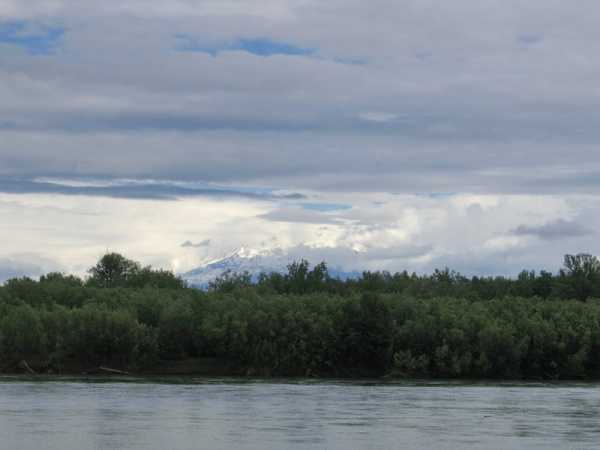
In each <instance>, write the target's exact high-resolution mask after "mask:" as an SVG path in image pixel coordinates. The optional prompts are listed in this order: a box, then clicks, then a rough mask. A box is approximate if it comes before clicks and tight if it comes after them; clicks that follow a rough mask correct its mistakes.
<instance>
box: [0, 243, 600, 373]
mask: <svg viewBox="0 0 600 450" xmlns="http://www.w3.org/2000/svg"><path fill="white" fill-rule="evenodd" d="M599 299H600V262H599V261H598V259H597V258H595V257H593V256H590V255H586V254H579V255H567V256H565V259H564V267H563V269H562V270H560V271H559V272H558V273H556V274H552V273H549V272H543V271H542V272H540V273H536V272H531V271H523V272H522V273H521V274H520V275H519V276H518V277H517V278H514V279H511V278H506V277H470V278H468V277H465V276H462V275H461V274H459V273H456V272H453V271H450V270H436V271H435V272H434V273H433V274H431V275H426V276H425V275H416V274H408V273H407V272H402V273H396V274H390V273H387V272H365V273H363V275H362V276H361V277H359V278H358V279H350V280H345V281H342V280H337V279H333V278H331V277H330V276H329V275H328V271H327V266H326V264H325V263H322V264H319V265H316V266H315V267H312V268H311V267H310V266H309V264H308V263H307V262H306V261H300V262H296V263H293V264H291V265H290V266H289V267H288V272H287V273H286V274H278V273H271V274H262V275H261V276H259V277H258V279H255V280H253V279H252V277H251V276H250V275H249V274H225V275H224V276H222V277H221V278H218V279H216V280H214V281H213V282H212V283H211V284H210V286H209V287H208V289H207V290H198V289H193V288H190V287H188V286H186V284H185V282H184V281H182V280H181V279H180V278H178V277H177V276H175V275H174V274H173V273H171V272H168V271H162V270H153V269H152V268H150V267H142V266H140V265H139V264H138V263H136V262H133V261H130V260H128V259H126V258H125V257H123V256H121V255H119V254H115V253H112V254H107V255H105V256H104V257H102V259H101V260H100V261H99V262H98V263H97V264H96V265H95V266H94V267H92V268H91V269H90V271H89V276H88V277H86V278H85V279H82V278H79V277H75V276H71V275H64V274H59V273H51V274H48V275H45V276H42V277H41V278H40V279H39V280H32V279H29V278H19V279H12V280H9V281H7V282H6V283H5V284H4V285H3V286H2V287H0V371H3V372H18V371H24V370H32V371H35V372H37V373H82V372H90V371H93V370H94V369H95V368H98V367H100V366H102V367H110V368H115V369H119V370H126V371H129V372H134V373H173V372H177V371H179V370H181V371H182V372H186V371H187V372H189V371H192V372H194V371H195V372H196V373H211V374H221V375H227V374H240V375H265V376H384V375H389V376H411V377H443V378H454V377H461V378H527V379H565V378H600V300H599Z"/></svg>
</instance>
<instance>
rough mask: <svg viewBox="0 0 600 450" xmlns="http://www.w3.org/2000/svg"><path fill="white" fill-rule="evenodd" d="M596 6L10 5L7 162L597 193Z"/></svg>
mask: <svg viewBox="0 0 600 450" xmlns="http://www.w3.org/2000/svg"><path fill="white" fill-rule="evenodd" d="M598 14H600V8H599V6H598V4H597V3H596V2H592V1H587V0H584V1H582V2H579V3H578V6H577V8H574V7H573V6H572V5H570V4H568V3H565V2H560V1H558V0H550V1H548V0H545V1H541V0H530V1H524V0H507V1H502V2H500V1H495V0H490V1H486V2H479V3H473V2H469V1H466V0H460V1H455V2H451V3H444V4H440V3H439V2H433V3H432V2H429V1H424V2H409V1H401V2H394V1H387V0H384V1H382V2H379V3H378V4H377V5H376V6H375V5H372V4H369V3H365V2H360V1H358V0H344V1H342V0H332V1H328V2H318V1H312V0H309V1H302V2H296V1H294V0H281V1H279V0H278V1H271V0H248V1H245V2H237V1H228V0H221V1H219V2H213V1H203V2H196V1H187V0H186V1H184V0H170V1H158V0H149V1H147V2H143V5H142V3H140V2H138V1H133V0H125V1H123V2H119V4H118V5H117V4H114V3H109V4H106V5H100V4H98V2H92V1H90V0H79V1H74V0H57V1H53V2H46V1H42V0H31V1H28V2H18V1H16V0H7V1H5V2H3V3H2V5H0V24H1V25H0V50H1V51H2V55H3V57H2V58H1V59H0V100H1V102H0V133H1V134H2V139H1V140H0V173H2V174H3V175H5V176H10V177H24V176H31V175H33V176H38V175H53V176H65V177H75V176H103V177H109V178H110V177H132V178H160V179H179V178H185V179H197V180H207V181H219V182H227V183H235V182H240V181H243V182H244V183H254V184H257V185H260V184H261V183H266V182H276V183H277V187H280V188H281V187H282V188H295V189H301V188H302V189H304V188H306V189H316V190H319V189H326V190H336V189H337V190H353V191H356V192H358V191H372V190H387V191H399V192H411V191H412V192H414V191H415V190H417V191H429V190H433V191H445V190H448V191H452V192H465V191H468V192H488V193H496V192H520V193H542V194H545V193H553V192H590V191H593V192H598V191H600V181H598V180H600V177H598V176H597V175H598V173H600V156H599V155H600V153H599V152H598V151H597V148H596V142H597V141H598V139H599V138H600V131H599V130H600V129H599V128H598V126H597V123H598V119H599V118H600V116H599V114H598V111H599V110H600V109H599V107H600V97H598V96H597V95H595V94H594V93H595V92H596V90H597V88H596V79H597V76H596V75H597V73H598V71H599V70H600V63H598V61H597V58H596V55H597V54H598V51H599V50H600V48H599V46H598V44H597V43H598V42H600V39H599V38H600V35H599V32H598V27H597V24H596V21H595V20H592V18H595V17H598ZM365 17H369V20H365V19H364V18H365ZM442 17H443V18H444V19H443V20H441V19H440V18H442ZM2 30H4V31H2ZM177 36H179V40H181V39H182V37H185V39H184V41H185V42H187V46H185V45H184V48H183V49H184V50H188V51H181V50H182V48H178V47H177V45H176V44H177ZM186 39H187V40H186ZM36 49H39V50H43V49H51V51H49V50H47V51H36ZM191 50H194V51H191ZM115 68H118V70H115ZM427 187H429V189H428V188H427ZM148 191H149V192H150V193H149V194H148V195H149V196H152V195H155V194H152V192H151V191H152V189H148ZM127 195H130V194H129V193H128V194H127ZM132 195H140V196H144V195H145V194H142V193H135V192H134V193H132Z"/></svg>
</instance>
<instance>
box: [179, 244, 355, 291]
mask: <svg viewBox="0 0 600 450" xmlns="http://www.w3.org/2000/svg"><path fill="white" fill-rule="evenodd" d="M298 259H299V258H297V257H296V256H295V255H291V254H289V253H287V252H286V251H285V250H283V249H281V248H275V249H271V250H262V251H259V252H257V251H254V250H249V249H247V248H245V247H241V248H239V249H237V250H235V251H234V252H232V253H231V254H229V255H226V256H224V257H223V258H220V259H217V260H215V261H211V262H208V263H207V264H205V265H203V266H200V267H198V268H196V269H193V270H190V271H189V272H186V273H183V274H182V275H181V276H182V278H183V279H184V280H185V281H187V282H188V283H189V284H190V285H191V286H194V287H197V288H201V289H205V288H206V287H208V283H209V282H210V281H212V280H214V279H215V278H217V277H219V276H221V275H223V274H224V273H225V272H228V271H229V272H234V273H243V272H248V273H249V274H250V275H251V276H252V278H253V279H254V280H256V279H257V278H258V275H259V274H261V273H271V272H278V273H287V266H288V265H289V264H291V263H292V262H294V261H297V260H298ZM309 262H310V263H311V265H314V264H318V263H319V262H321V261H309ZM328 271H329V275H330V276H331V277H332V278H339V279H342V280H346V279H349V278H358V277H359V276H360V272H356V271H355V272H347V271H344V270H341V269H339V268H334V267H328Z"/></svg>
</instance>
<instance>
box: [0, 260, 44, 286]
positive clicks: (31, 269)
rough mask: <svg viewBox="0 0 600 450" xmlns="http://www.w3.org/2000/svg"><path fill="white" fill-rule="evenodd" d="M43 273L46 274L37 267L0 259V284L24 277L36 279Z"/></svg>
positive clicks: (17, 261) (27, 263)
mask: <svg viewBox="0 0 600 450" xmlns="http://www.w3.org/2000/svg"><path fill="white" fill-rule="evenodd" d="M44 273H46V270H45V269H44V268H42V267H41V266H39V265H36V264H33V263H29V262H24V261H19V260H14V259H10V258H1V257H0V284H1V283H4V282H6V281H7V280H9V279H11V278H20V277H24V276H28V277H31V278H37V277H39V276H40V275H43V274H44Z"/></svg>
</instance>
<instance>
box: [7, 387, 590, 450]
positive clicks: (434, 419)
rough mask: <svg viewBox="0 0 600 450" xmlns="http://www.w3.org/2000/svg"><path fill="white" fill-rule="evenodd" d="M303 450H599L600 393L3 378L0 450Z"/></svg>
mask: <svg viewBox="0 0 600 450" xmlns="http://www.w3.org/2000/svg"><path fill="white" fill-rule="evenodd" d="M307 448H319V449H330V450H337V449H386V450H387V449H396V448H397V449H464V448H473V449H475V448H476V449H509V448H514V449H549V448H552V449H563V448H564V449H591V448H600V385H597V384H548V385H544V384H457V383H426V382H424V383H419V382H406V383H400V384H392V383H389V384H378V383H365V382H331V381H322V382H294V381H280V382H273V381H270V382H266V381H254V382H241V381H239V380H237V381H236V380H173V379H172V380H164V381H161V382H156V381H154V382H143V381H140V382H119V381H114V380H112V381H107V380H64V379H63V380H56V379H55V380H51V381H21V380H16V379H10V378H0V449H2V450H40V449H48V450H84V449H94V450H114V449H145V450H154V449H157V450H158V449H160V450H179V449H215V450H218V449H224V450H237V449H256V450H259V449H260V450H265V449H307Z"/></svg>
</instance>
